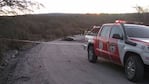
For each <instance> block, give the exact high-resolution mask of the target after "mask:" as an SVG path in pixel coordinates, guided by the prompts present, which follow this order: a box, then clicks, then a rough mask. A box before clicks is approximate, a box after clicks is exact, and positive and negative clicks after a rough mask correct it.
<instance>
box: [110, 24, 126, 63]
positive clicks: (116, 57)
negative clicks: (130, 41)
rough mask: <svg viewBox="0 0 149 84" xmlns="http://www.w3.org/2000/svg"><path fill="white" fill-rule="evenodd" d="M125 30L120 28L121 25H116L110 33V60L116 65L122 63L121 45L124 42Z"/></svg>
mask: <svg viewBox="0 0 149 84" xmlns="http://www.w3.org/2000/svg"><path fill="white" fill-rule="evenodd" d="M123 35H124V33H123V29H122V28H121V27H120V25H114V26H113V27H112V28H111V32H110V38H109V45H108V47H109V48H108V49H109V53H110V58H111V60H112V61H113V62H115V63H118V64H119V63H120V53H121V52H120V50H121V49H119V48H121V47H120V46H121V43H122V42H123Z"/></svg>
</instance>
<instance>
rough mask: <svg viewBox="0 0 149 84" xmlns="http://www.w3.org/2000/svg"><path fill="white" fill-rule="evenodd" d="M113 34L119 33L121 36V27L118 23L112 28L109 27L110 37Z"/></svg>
mask: <svg viewBox="0 0 149 84" xmlns="http://www.w3.org/2000/svg"><path fill="white" fill-rule="evenodd" d="M114 34H119V35H120V37H122V38H123V30H122V28H121V27H120V26H118V25H115V26H113V27H112V29H111V33H110V38H112V37H113V35H114Z"/></svg>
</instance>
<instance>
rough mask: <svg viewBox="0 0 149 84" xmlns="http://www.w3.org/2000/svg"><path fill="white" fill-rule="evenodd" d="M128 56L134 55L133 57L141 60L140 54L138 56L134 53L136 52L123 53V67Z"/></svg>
mask: <svg viewBox="0 0 149 84" xmlns="http://www.w3.org/2000/svg"><path fill="white" fill-rule="evenodd" d="M130 54H134V55H136V56H138V57H139V58H140V59H141V60H142V58H141V56H140V54H138V53H136V52H132V51H127V52H126V53H125V55H124V59H123V65H124V64H125V62H126V60H127V59H128V57H129V56H130ZM142 62H143V60H142Z"/></svg>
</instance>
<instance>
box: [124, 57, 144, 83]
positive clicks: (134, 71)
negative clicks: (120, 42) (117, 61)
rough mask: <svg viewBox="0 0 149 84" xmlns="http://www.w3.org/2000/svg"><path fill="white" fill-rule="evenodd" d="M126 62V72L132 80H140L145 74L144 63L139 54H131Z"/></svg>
mask: <svg viewBox="0 0 149 84" xmlns="http://www.w3.org/2000/svg"><path fill="white" fill-rule="evenodd" d="M130 55H131V56H129V57H128V58H127V60H126V62H125V74H126V77H127V78H128V80H130V81H134V82H136V81H140V80H141V79H142V78H143V75H144V64H143V62H142V60H141V59H140V57H139V56H137V55H134V54H130Z"/></svg>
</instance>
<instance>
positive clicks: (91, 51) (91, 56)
mask: <svg viewBox="0 0 149 84" xmlns="http://www.w3.org/2000/svg"><path fill="white" fill-rule="evenodd" d="M88 61H89V62H91V63H96V61H97V56H96V55H95V52H94V47H93V46H92V45H90V46H89V47H88Z"/></svg>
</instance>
